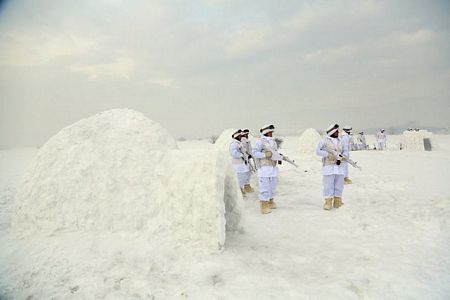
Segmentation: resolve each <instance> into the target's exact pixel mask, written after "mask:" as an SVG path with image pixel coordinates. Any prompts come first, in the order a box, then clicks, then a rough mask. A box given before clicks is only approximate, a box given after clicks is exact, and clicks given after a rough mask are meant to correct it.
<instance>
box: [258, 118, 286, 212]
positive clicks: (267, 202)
mask: <svg viewBox="0 0 450 300" xmlns="http://www.w3.org/2000/svg"><path fill="white" fill-rule="evenodd" d="M274 130H275V126H273V125H265V126H263V127H261V129H260V130H259V132H260V133H261V137H260V138H259V139H258V140H257V141H256V143H255V146H254V147H253V150H252V154H253V157H254V158H255V159H256V165H257V168H258V171H257V175H258V182H259V200H260V205H261V213H262V214H268V213H270V212H271V210H272V209H276V208H277V205H276V204H275V201H274V196H275V191H276V188H277V183H278V166H277V164H278V161H282V160H283V156H282V155H281V154H280V153H278V149H277V143H276V142H275V139H274V138H273V132H274Z"/></svg>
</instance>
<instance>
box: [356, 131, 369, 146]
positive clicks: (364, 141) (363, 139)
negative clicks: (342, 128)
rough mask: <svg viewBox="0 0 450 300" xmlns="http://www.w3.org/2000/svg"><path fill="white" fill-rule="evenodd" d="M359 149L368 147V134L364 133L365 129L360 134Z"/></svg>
mask: <svg viewBox="0 0 450 300" xmlns="http://www.w3.org/2000/svg"><path fill="white" fill-rule="evenodd" d="M358 149H359V150H366V149H367V143H366V136H365V135H364V132H363V131H361V132H360V133H359V135H358Z"/></svg>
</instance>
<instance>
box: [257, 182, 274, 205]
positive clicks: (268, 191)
mask: <svg viewBox="0 0 450 300" xmlns="http://www.w3.org/2000/svg"><path fill="white" fill-rule="evenodd" d="M258 182H259V200H260V201H269V200H270V199H273V198H274V197H275V191H276V189H277V185H278V178H277V177H259V178H258Z"/></svg>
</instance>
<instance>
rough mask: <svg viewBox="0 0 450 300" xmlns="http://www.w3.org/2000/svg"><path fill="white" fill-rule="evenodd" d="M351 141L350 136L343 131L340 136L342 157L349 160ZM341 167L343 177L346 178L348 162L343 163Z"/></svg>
mask: <svg viewBox="0 0 450 300" xmlns="http://www.w3.org/2000/svg"><path fill="white" fill-rule="evenodd" d="M351 140H352V136H351V135H349V134H348V133H347V132H345V131H344V132H343V133H342V136H341V144H342V155H344V156H345V157H347V158H350V150H351V146H352V142H351ZM341 165H342V167H343V168H344V177H348V162H346V161H343V162H342V163H341Z"/></svg>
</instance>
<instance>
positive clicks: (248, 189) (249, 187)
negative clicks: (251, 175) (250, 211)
mask: <svg viewBox="0 0 450 300" xmlns="http://www.w3.org/2000/svg"><path fill="white" fill-rule="evenodd" d="M254 191H255V190H254V189H253V188H252V186H251V185H250V184H246V185H244V192H246V193H253V192H254Z"/></svg>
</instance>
